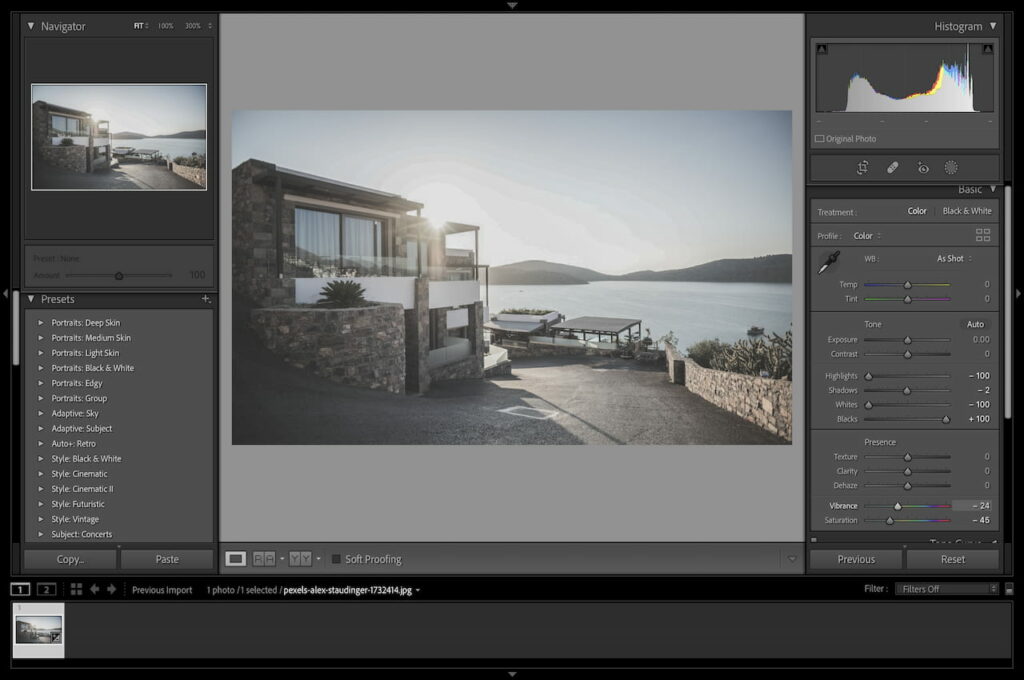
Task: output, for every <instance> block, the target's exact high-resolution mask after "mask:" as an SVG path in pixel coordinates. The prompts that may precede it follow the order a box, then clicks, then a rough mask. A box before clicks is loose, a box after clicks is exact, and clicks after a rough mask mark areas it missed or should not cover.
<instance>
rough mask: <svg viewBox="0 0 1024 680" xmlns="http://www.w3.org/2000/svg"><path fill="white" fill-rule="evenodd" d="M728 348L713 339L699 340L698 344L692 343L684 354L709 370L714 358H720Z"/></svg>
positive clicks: (716, 339) (726, 345)
mask: <svg viewBox="0 0 1024 680" xmlns="http://www.w3.org/2000/svg"><path fill="white" fill-rule="evenodd" d="M728 348H729V344H728V343H725V342H722V341H721V340H719V339H718V338H715V339H714V340H701V341H700V342H695V343H693V344H692V345H690V346H689V347H687V348H686V354H687V355H688V356H689V357H690V358H691V359H693V360H694V361H696V362H697V363H698V364H700V365H701V366H703V367H704V368H711V367H712V366H711V362H712V361H714V359H715V358H716V357H718V356H721V355H722V354H723V353H724V352H725V350H727V349H728Z"/></svg>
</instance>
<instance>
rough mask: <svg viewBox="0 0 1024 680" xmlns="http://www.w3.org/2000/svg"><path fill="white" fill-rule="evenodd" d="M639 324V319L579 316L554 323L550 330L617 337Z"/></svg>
mask: <svg viewBox="0 0 1024 680" xmlns="http://www.w3.org/2000/svg"><path fill="white" fill-rule="evenodd" d="M641 323H642V321H641V320H640V319H620V318H617V317H611V316H580V317H576V318H575V319H567V320H566V321H562V322H560V323H556V324H554V325H553V326H551V328H552V329H554V330H559V331H570V332H573V333H597V334H601V335H605V334H607V335H618V334H619V333H621V332H623V331H625V330H627V329H629V328H632V327H633V326H639V325H640V324H641Z"/></svg>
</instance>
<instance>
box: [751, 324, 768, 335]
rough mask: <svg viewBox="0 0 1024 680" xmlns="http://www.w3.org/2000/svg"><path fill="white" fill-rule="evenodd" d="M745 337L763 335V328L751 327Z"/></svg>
mask: <svg viewBox="0 0 1024 680" xmlns="http://www.w3.org/2000/svg"><path fill="white" fill-rule="evenodd" d="M747 335H764V328H762V327H761V326H751V327H750V329H749V330H748V331H747Z"/></svg>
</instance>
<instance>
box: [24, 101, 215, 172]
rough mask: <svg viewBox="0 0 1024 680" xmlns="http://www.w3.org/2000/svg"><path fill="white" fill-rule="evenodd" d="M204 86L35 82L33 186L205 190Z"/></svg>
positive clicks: (32, 117) (32, 118)
mask: <svg viewBox="0 0 1024 680" xmlns="http://www.w3.org/2000/svg"><path fill="white" fill-rule="evenodd" d="M206 111H207V108H206V86H205V85H77V84H76V85H49V84H47V85H43V84H35V85H33V86H32V111H31V121H32V140H31V141H32V190H33V191H121V190H128V191H133V190H150V191H154V190H155V191H205V190H206V186H207V180H206Z"/></svg>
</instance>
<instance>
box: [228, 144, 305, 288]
mask: <svg viewBox="0 0 1024 680" xmlns="http://www.w3.org/2000/svg"><path fill="white" fill-rule="evenodd" d="M273 169H274V166H273V165H271V164H269V163H263V162H261V161H247V162H245V163H242V164H241V165H239V166H238V167H237V168H235V169H234V170H232V171H231V270H232V275H231V282H232V288H233V290H234V292H236V293H240V294H242V295H244V296H245V297H246V298H248V299H249V300H251V301H252V303H253V305H254V306H256V307H269V306H277V305H288V304H293V303H294V302H295V281H294V279H291V278H281V277H280V276H278V272H277V243H276V239H275V238H274V224H275V209H276V206H275V202H274V192H273V190H272V189H271V188H269V187H266V186H264V185H261V184H256V183H255V180H256V178H257V177H258V176H259V175H260V174H261V173H263V172H268V171H271V170H273Z"/></svg>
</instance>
